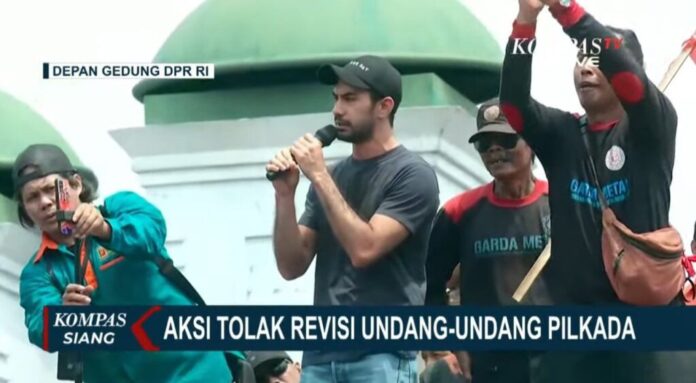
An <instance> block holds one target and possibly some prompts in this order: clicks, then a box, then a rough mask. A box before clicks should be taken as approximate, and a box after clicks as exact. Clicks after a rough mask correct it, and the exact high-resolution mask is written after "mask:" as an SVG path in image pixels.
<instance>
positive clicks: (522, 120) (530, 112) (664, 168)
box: [500, 2, 677, 304]
mask: <svg viewBox="0 0 696 383" xmlns="http://www.w3.org/2000/svg"><path fill="white" fill-rule="evenodd" d="M552 14H553V15H554V17H556V19H558V21H559V22H560V23H561V25H562V26H563V27H564V31H565V32H566V33H567V34H568V35H569V36H570V37H572V38H575V39H577V40H578V41H582V39H592V38H604V37H610V36H613V33H612V32H611V31H610V30H608V29H607V28H606V27H604V26H603V25H602V24H600V23H599V22H598V21H597V20H595V19H594V18H593V17H592V16H591V15H589V14H588V13H586V12H585V10H584V9H583V8H581V7H580V6H579V5H578V4H577V3H575V2H572V3H571V5H570V7H568V8H563V7H559V6H557V7H554V8H553V9H552ZM515 39H518V40H517V41H515ZM533 39H534V26H532V25H520V24H517V23H515V24H513V33H512V35H511V37H510V40H509V42H508V44H507V48H506V54H505V60H504V63H503V73H502V81H501V89H500V101H501V109H502V110H503V112H504V113H505V115H506V116H507V118H508V120H509V122H510V125H512V127H513V128H514V129H515V130H516V131H517V132H519V133H520V134H521V135H522V136H523V137H524V138H525V140H526V141H527V142H528V143H529V145H530V146H531V147H532V148H533V149H534V152H535V153H536V154H537V156H538V157H539V159H540V161H541V163H542V164H543V166H544V169H545V171H546V175H547V177H548V181H549V188H550V205H551V212H552V226H553V237H554V238H553V239H554V240H553V242H552V256H551V259H550V261H549V263H548V265H547V268H546V271H545V277H546V281H547V283H548V284H549V289H550V291H551V292H552V295H553V300H554V302H556V303H561V304H562V303H572V304H603V303H618V298H617V297H616V294H615V293H614V291H613V289H612V287H611V285H610V283H609V280H608V278H607V276H606V273H605V271H604V265H603V263H602V254H601V209H600V206H599V199H598V193H597V188H596V187H595V186H594V183H593V181H592V178H591V176H590V170H589V169H590V168H589V161H588V159H587V152H586V150H585V146H584V143H583V139H582V135H581V131H580V124H579V119H578V116H577V115H574V114H571V113H569V112H565V111H562V110H559V109H555V108H550V107H546V106H544V105H542V104H540V103H539V102H537V101H535V100H534V99H533V98H532V97H531V96H530V85H531V69H532V54H528V53H527V54H521V53H520V51H519V49H517V50H516V49H515V44H516V43H517V44H518V45H519V44H520V42H522V43H521V44H522V45H525V44H530V43H531V41H532V40H533ZM588 41H589V40H588ZM538 43H541V42H538ZM525 46H526V45H525ZM518 48H519V47H518ZM526 51H527V49H525V52H526ZM548 65H554V64H552V63H549V64H548ZM599 69H600V70H601V71H602V73H603V74H604V75H605V76H606V78H607V80H608V81H609V83H610V84H611V86H612V88H613V90H614V92H615V93H616V95H617V96H618V98H619V100H620V102H621V104H622V106H623V108H624V110H625V111H626V115H625V116H624V118H623V121H621V122H620V123H619V121H606V122H605V123H601V124H595V125H590V126H589V127H588V139H589V142H590V147H591V155H592V157H593V160H594V163H595V165H596V169H597V173H598V177H599V181H600V184H601V187H602V191H603V192H604V195H605V196H606V198H607V200H608V202H609V205H610V207H611V209H612V210H613V211H614V212H615V213H616V216H617V217H618V219H619V220H620V221H622V222H623V223H625V224H626V226H628V227H629V228H630V229H632V230H633V231H634V232H639V233H642V232H647V231H653V230H656V229H659V228H662V227H665V226H667V225H668V214H669V206H670V190H669V188H670V184H671V182H672V168H673V167H674V147H675V137H676V128H677V114H676V112H675V110H674V108H673V107H672V104H671V103H670V101H669V100H668V99H667V97H665V95H664V94H662V92H660V91H659V90H658V89H657V87H656V86H655V85H654V84H653V83H652V82H650V80H649V79H648V77H647V76H646V74H645V71H644V70H643V68H642V66H641V65H640V64H639V63H638V62H637V61H636V60H635V59H634V58H633V57H632V56H631V55H630V53H629V52H628V51H627V49H626V48H625V47H621V48H620V49H602V51H601V52H600V54H599ZM539 81H542V79H539Z"/></svg>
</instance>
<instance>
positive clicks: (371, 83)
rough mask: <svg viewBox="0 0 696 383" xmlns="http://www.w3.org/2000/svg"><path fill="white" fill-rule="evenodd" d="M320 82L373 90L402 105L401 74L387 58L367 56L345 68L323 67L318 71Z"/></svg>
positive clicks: (336, 66)
mask: <svg viewBox="0 0 696 383" xmlns="http://www.w3.org/2000/svg"><path fill="white" fill-rule="evenodd" d="M317 78H318V79H319V82H321V83H322V84H326V85H335V84H336V83H338V82H339V81H342V82H345V83H346V84H348V85H350V86H352V87H354V88H358V89H364V90H373V91H375V92H376V93H378V94H379V95H380V96H382V97H391V98H392V99H393V100H394V104H395V105H396V106H398V105H399V104H400V103H401V73H399V71H398V70H397V69H396V68H394V66H393V65H392V64H391V63H390V62H389V61H388V60H387V59H385V58H383V57H379V56H372V55H365V56H360V57H358V58H356V59H354V60H351V61H349V62H348V63H347V64H346V65H344V66H338V65H322V66H321V67H319V69H318V70H317Z"/></svg>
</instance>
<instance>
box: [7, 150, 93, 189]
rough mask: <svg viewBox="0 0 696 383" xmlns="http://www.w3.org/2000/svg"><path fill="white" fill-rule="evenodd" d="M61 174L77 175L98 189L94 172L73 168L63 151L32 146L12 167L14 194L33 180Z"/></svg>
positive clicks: (82, 168)
mask: <svg viewBox="0 0 696 383" xmlns="http://www.w3.org/2000/svg"><path fill="white" fill-rule="evenodd" d="M60 173H77V174H79V175H80V176H81V177H82V178H83V179H84V180H85V181H86V182H89V183H90V184H92V186H93V187H94V188H95V189H97V188H98V185H99V183H98V180H97V177H96V176H95V175H94V172H92V170H90V169H88V168H85V167H81V166H73V165H72V163H71V162H70V159H69V158H68V156H67V155H66V154H65V152H63V150H62V149H61V148H60V147H58V146H56V145H52V144H35V145H30V146H29V147H27V148H26V149H24V151H23V152H22V153H20V154H19V155H18V156H17V158H16V159H15V161H14V164H13V165H12V171H11V177H12V187H13V192H15V193H16V192H18V191H20V190H21V189H22V187H23V186H24V185H26V184H27V183H28V182H31V181H33V180H36V179H39V178H43V177H46V176H49V175H51V174H60Z"/></svg>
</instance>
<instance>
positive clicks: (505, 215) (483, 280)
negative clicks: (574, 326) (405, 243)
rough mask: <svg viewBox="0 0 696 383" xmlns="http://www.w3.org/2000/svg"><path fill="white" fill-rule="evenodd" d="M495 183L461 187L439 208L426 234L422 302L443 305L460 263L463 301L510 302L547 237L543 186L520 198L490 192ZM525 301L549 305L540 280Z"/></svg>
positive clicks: (545, 198) (479, 303)
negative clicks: (428, 235)
mask: <svg viewBox="0 0 696 383" xmlns="http://www.w3.org/2000/svg"><path fill="white" fill-rule="evenodd" d="M493 188H494V183H492V182H491V183H489V184H487V185H484V186H481V187H478V188H476V189H473V190H469V191H466V192H464V193H462V194H459V195H458V196H456V197H454V198H452V199H451V200H449V201H448V202H447V203H446V204H445V205H444V206H443V208H442V209H440V211H439V212H438V215H437V216H436V218H435V222H434V224H433V229H432V231H431V234H430V243H429V248H428V261H427V265H426V272H427V281H428V288H427V289H426V304H445V295H444V294H445V284H446V282H447V280H448V279H449V278H450V276H451V274H452V270H453V269H454V268H455V267H456V265H457V264H461V285H460V293H461V304H462V305H469V304H473V305H488V306H497V305H509V304H515V302H514V300H513V299H512V295H513V293H514V292H515V290H516V289H517V286H519V284H520V282H521V281H522V279H523V278H524V276H525V275H526V274H527V272H528V271H529V269H530V268H531V266H532V264H533V263H534V261H536V259H537V257H538V256H539V254H540V253H541V251H542V250H543V249H544V246H546V242H547V241H548V238H549V235H550V217H549V205H548V185H547V183H546V182H545V181H541V180H537V181H536V182H535V184H534V190H533V192H532V193H531V194H530V195H529V196H527V197H525V198H522V199H516V200H511V199H504V198H500V197H498V196H496V195H495V193H494V190H493ZM522 303H524V304H550V303H551V302H550V299H549V296H548V293H547V291H546V286H545V284H544V281H543V279H540V280H538V281H537V283H535V284H534V285H533V287H532V290H531V291H530V292H529V293H528V295H527V297H526V298H525V300H524V301H523V302H522Z"/></svg>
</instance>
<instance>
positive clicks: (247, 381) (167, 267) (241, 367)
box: [148, 255, 255, 383]
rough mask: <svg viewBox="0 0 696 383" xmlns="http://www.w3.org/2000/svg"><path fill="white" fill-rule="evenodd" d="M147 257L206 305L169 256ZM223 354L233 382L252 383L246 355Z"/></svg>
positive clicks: (172, 280)
mask: <svg viewBox="0 0 696 383" xmlns="http://www.w3.org/2000/svg"><path fill="white" fill-rule="evenodd" d="M148 259H149V260H150V261H152V262H154V263H155V264H156V265H157V267H158V268H159V272H160V273H161V274H162V275H163V276H164V277H165V278H167V280H168V281H169V282H171V283H172V284H173V285H174V286H176V287H177V288H179V289H180V290H181V291H182V292H183V293H184V295H186V297H188V298H189V299H191V300H192V301H194V302H195V303H196V304H197V305H198V306H207V305H206V303H205V300H203V297H201V295H200V294H199V293H198V291H197V290H196V288H195V287H193V285H192V284H191V282H189V280H188V279H187V278H186V276H185V275H184V274H183V273H182V272H181V270H179V269H178V268H177V267H176V266H174V262H173V261H172V260H171V258H164V257H162V256H156V255H151V256H149V257H148ZM223 355H224V356H225V361H226V362H227V365H228V366H229V368H230V369H231V370H232V374H233V375H234V377H233V379H234V380H233V382H238V383H254V382H255V377H254V376H253V369H252V370H251V371H252V372H251V374H250V373H249V366H251V365H249V364H248V363H247V362H246V355H245V354H244V353H243V352H241V351H236V352H229V351H223Z"/></svg>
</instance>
